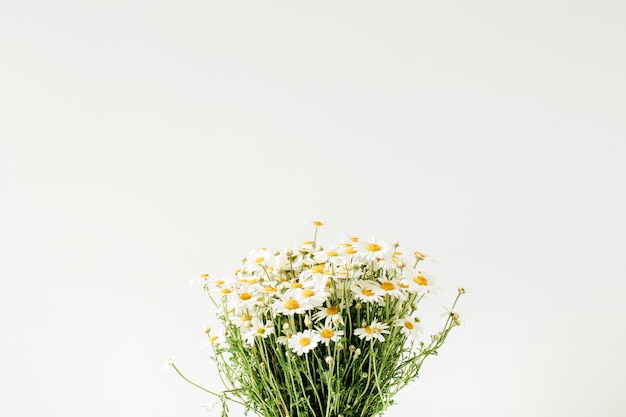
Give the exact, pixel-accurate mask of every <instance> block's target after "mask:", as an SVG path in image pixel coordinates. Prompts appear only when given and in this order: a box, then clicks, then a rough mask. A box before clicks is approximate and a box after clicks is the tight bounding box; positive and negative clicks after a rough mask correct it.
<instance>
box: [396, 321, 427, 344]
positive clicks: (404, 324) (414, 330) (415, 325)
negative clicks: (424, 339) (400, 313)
mask: <svg viewBox="0 0 626 417" xmlns="http://www.w3.org/2000/svg"><path fill="white" fill-rule="evenodd" d="M396 326H397V327H400V333H402V334H403V335H405V336H406V337H407V338H408V339H411V340H416V339H417V338H418V337H419V335H420V333H421V332H422V330H423V329H422V325H421V324H420V319H419V318H417V317H412V316H405V317H403V318H401V319H398V321H396Z"/></svg>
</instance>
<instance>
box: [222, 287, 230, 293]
mask: <svg viewBox="0 0 626 417" xmlns="http://www.w3.org/2000/svg"><path fill="white" fill-rule="evenodd" d="M220 292H221V293H222V294H230V293H231V292H232V290H231V289H230V288H222V289H221V290H220Z"/></svg>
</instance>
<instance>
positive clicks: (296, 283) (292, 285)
mask: <svg viewBox="0 0 626 417" xmlns="http://www.w3.org/2000/svg"><path fill="white" fill-rule="evenodd" d="M291 288H302V284H301V283H299V282H292V283H291Z"/></svg>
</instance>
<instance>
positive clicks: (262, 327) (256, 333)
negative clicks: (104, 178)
mask: <svg viewBox="0 0 626 417" xmlns="http://www.w3.org/2000/svg"><path fill="white" fill-rule="evenodd" d="M272 333H274V325H273V323H272V322H271V321H269V322H267V323H263V322H262V321H261V320H257V319H254V320H253V322H252V326H251V327H250V329H249V330H248V331H247V332H245V333H243V334H242V335H241V337H242V338H243V340H244V341H245V342H246V343H247V344H249V345H250V346H252V345H254V339H255V338H257V337H261V338H263V339H265V338H267V337H268V336H269V335H271V334H272Z"/></svg>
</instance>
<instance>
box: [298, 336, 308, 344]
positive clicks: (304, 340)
mask: <svg viewBox="0 0 626 417" xmlns="http://www.w3.org/2000/svg"><path fill="white" fill-rule="evenodd" d="M298 343H299V344H300V346H308V345H310V344H311V339H309V338H308V337H301V338H300V340H298Z"/></svg>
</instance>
